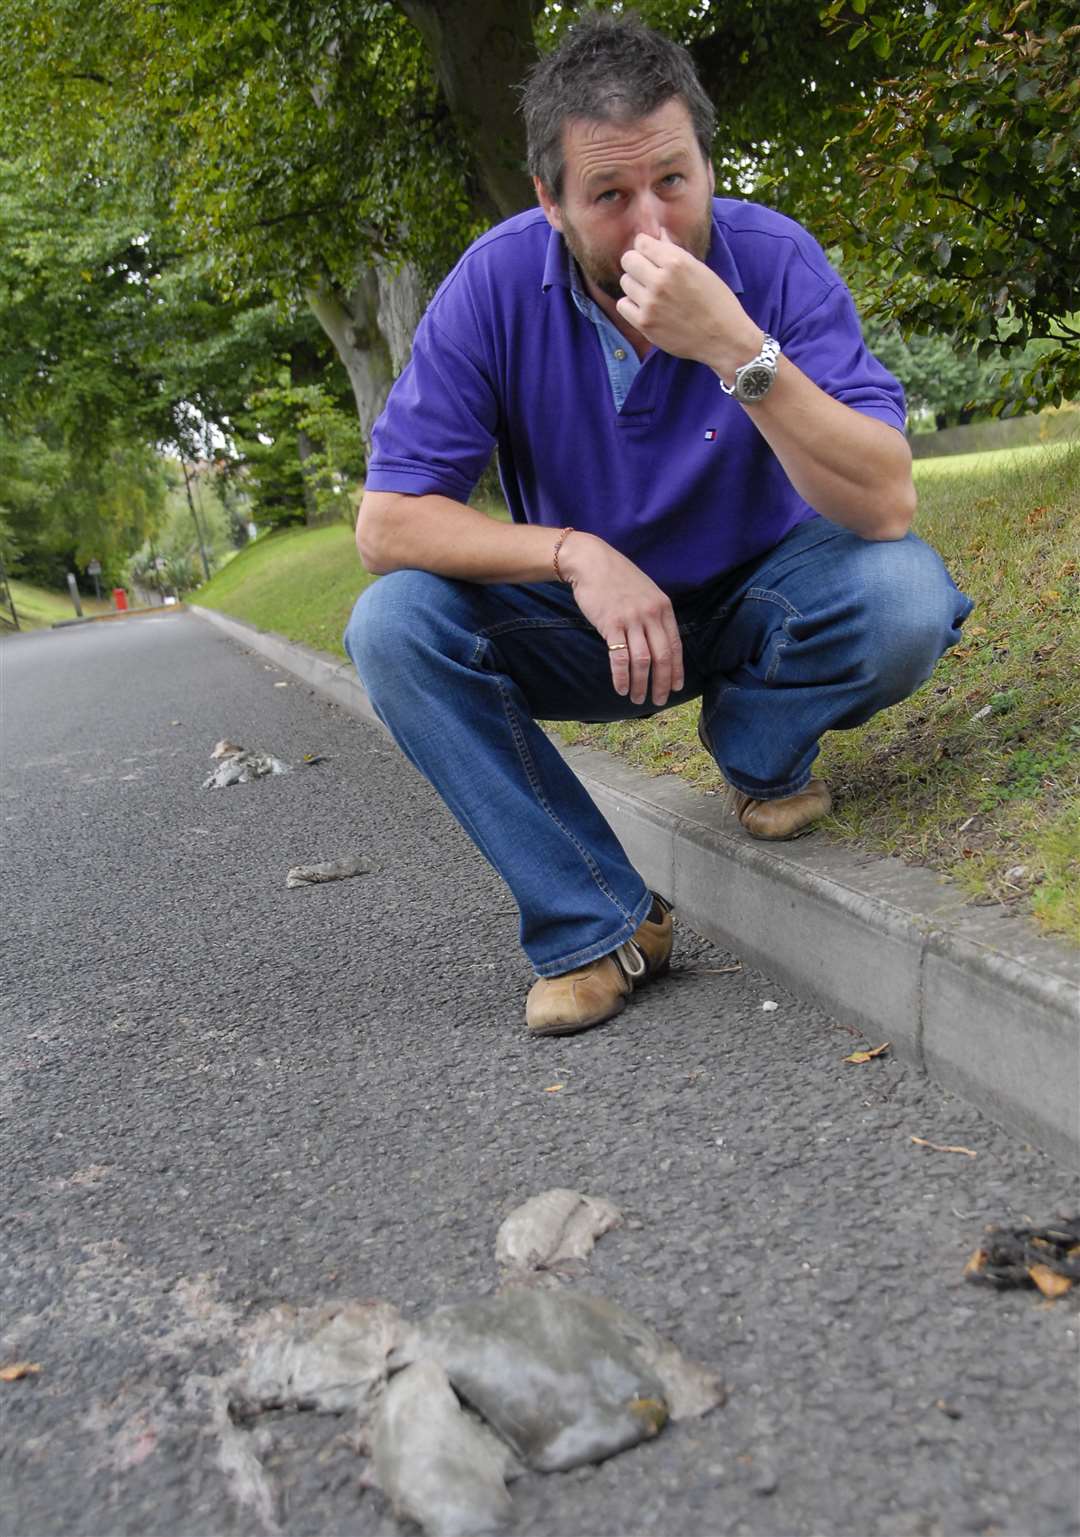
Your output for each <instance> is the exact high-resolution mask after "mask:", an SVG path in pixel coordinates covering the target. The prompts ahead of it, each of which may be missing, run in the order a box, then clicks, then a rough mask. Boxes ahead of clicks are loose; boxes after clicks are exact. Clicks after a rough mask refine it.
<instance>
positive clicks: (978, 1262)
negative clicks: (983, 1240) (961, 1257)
mask: <svg viewBox="0 0 1080 1537" xmlns="http://www.w3.org/2000/svg"><path fill="white" fill-rule="evenodd" d="M988 1258H989V1255H988V1254H987V1252H986V1250H985V1249H976V1250H975V1253H974V1254H973V1255H972V1256H971V1258H970V1259H969V1260H968V1262H967V1264H966V1265H965V1266H964V1274H965V1275H982V1273H983V1271H984V1270H985V1269H986V1261H987V1259H988Z"/></svg>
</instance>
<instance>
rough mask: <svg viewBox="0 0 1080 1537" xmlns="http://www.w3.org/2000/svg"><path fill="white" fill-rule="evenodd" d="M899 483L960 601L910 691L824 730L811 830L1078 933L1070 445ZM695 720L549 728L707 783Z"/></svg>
mask: <svg viewBox="0 0 1080 1537" xmlns="http://www.w3.org/2000/svg"><path fill="white" fill-rule="evenodd" d="M916 477H917V482H918V486H919V517H918V521H917V524H916V529H917V532H918V533H919V534H920V535H921V537H922V538H924V539H926V540H927V541H928V542H929V543H930V544H932V545H933V546H934V547H935V548H936V549H937V550H939V551H940V553H941V554H942V556H943V557H944V559H945V561H946V564H947V565H948V567H949V570H950V571H951V573H952V575H953V578H954V580H955V581H956V582H957V583H958V584H959V586H960V587H961V588H963V590H964V591H965V592H967V593H969V594H970V596H971V597H972V598H974V600H975V604H976V608H975V612H974V613H973V614H972V616H971V618H970V620H969V621H968V624H967V626H966V628H965V632H964V638H963V640H962V642H961V644H960V645H958V646H956V647H954V648H953V650H952V651H950V652H948V653H947V654H946V655H945V657H943V658H942V660H941V662H940V663H939V664H938V667H937V669H936V670H935V672H934V674H933V676H932V677H931V678H930V680H929V682H928V683H926V684H925V685H924V686H923V688H921V689H920V690H919V691H918V692H917V693H916V694H914V695H913V696H912V698H911V699H908V700H905V701H904V702H903V703H902V704H899V705H896V706H895V707H894V708H893V709H891V710H887V711H884V712H883V713H882V714H880V715H878V716H877V717H875V719H874V720H872V721H870V722H868V723H867V725H865V726H862V727H859V728H858V729H857V730H855V731H849V732H832V733H830V734H829V735H828V736H827V737H826V738H825V740H824V742H823V744H822V753H821V757H820V759H819V760H818V763H817V765H816V766H815V772H816V773H820V774H821V775H823V777H825V778H826V779H828V781H829V783H830V785H831V787H832V790H833V794H834V798H835V809H834V812H833V815H832V816H831V817H829V818H828V819H827V820H826V822H825V823H824V824H823V828H824V832H825V835H826V836H827V837H831V838H834V839H836V840H837V841H840V842H844V843H847V844H854V845H855V846H857V847H859V848H864V849H866V850H868V851H872V852H875V853H881V854H894V855H897V856H899V857H900V858H901V859H904V860H907V861H909V862H911V863H919V864H924V865H929V866H930V867H931V868H933V869H935V870H938V871H941V872H944V873H946V874H948V875H950V876H952V877H953V878H954V879H955V880H957V881H958V882H959V883H960V885H961V886H962V887H963V888H964V889H965V890H966V891H967V892H968V893H969V894H970V895H971V897H972V898H973V899H974V900H975V901H976V902H980V903H995V904H996V903H1000V904H1003V905H1005V906H1007V907H1010V908H1015V909H1016V910H1018V911H1028V912H1030V913H1031V914H1032V915H1033V916H1034V917H1035V919H1036V920H1037V922H1038V923H1039V924H1040V925H1041V926H1042V927H1043V928H1044V929H1045V930H1046V931H1048V932H1050V933H1054V934H1059V935H1062V936H1064V937H1066V938H1068V939H1070V940H1071V941H1072V942H1073V943H1076V944H1080V445H1073V446H1071V447H1069V448H1068V449H1066V450H1062V449H1060V448H1058V449H1056V450H1055V451H1047V452H1040V451H1039V450H1037V449H1036V450H1034V451H1030V450H1029V451H1028V452H1026V453H1012V454H1004V455H1003V454H996V453H995V454H988V455H971V456H967V455H965V456H964V462H963V463H961V462H960V461H958V460H955V459H953V460H950V459H934V460H922V461H920V462H919V463H918V464H917V465H916ZM697 715H698V706H697V705H696V704H690V705H685V706H683V707H681V708H680V709H678V710H671V711H668V712H666V713H664V714H662V715H658V716H655V717H653V718H652V719H651V720H648V721H643V722H620V723H619V724H617V725H613V726H578V725H566V726H561V727H560V728H559V729H560V731H561V733H562V734H563V736H564V737H566V738H567V739H568V740H572V741H576V742H582V743H585V744H590V745H593V746H598V747H604V748H606V749H607V750H608V751H612V752H615V753H618V754H619V755H620V756H622V757H624V758H626V759H628V760H629V761H630V762H632V763H634V764H635V765H636V766H638V767H639V768H642V769H644V770H645V771H646V772H648V773H653V774H661V773H676V774H679V775H680V776H681V777H682V778H684V779H686V780H687V781H688V782H690V783H691V784H694V785H696V786H698V787H699V788H701V789H702V790H716V789H718V788H719V787H720V785H721V783H722V781H721V779H720V776H719V774H718V772H717V770H716V768H715V766H714V764H713V762H712V759H711V758H710V757H709V756H708V755H707V754H706V753H705V752H704V751H703V750H702V749H701V746H700V743H699V742H698V740H697Z"/></svg>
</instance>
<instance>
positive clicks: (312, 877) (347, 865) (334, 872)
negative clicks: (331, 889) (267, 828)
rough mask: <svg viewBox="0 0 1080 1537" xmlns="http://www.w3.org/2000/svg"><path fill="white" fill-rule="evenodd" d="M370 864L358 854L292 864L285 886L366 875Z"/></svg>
mask: <svg viewBox="0 0 1080 1537" xmlns="http://www.w3.org/2000/svg"><path fill="white" fill-rule="evenodd" d="M370 869H371V866H370V865H369V864H368V863H367V861H366V860H364V859H361V858H360V856H359V854H348V855H346V857H345V858H344V859H329V860H327V861H326V863H325V864H321V865H294V866H293V868H292V869H291V870H290V871H289V873H288V875H287V876H286V877H285V884H286V886H318V885H320V884H321V882H323V881H347V880H349V879H351V877H352V876H354V875H366V874H367V873H368V872H369V871H370Z"/></svg>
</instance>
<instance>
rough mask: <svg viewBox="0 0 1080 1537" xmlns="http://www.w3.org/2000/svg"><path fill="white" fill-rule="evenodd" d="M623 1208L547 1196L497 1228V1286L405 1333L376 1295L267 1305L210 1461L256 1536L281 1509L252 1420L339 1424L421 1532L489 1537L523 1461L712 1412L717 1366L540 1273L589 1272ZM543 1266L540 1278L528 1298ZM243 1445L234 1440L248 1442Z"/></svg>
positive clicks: (371, 1482) (553, 1193) (612, 1444)
mask: <svg viewBox="0 0 1080 1537" xmlns="http://www.w3.org/2000/svg"><path fill="white" fill-rule="evenodd" d="M620 1221H621V1217H620V1214H619V1212H618V1210H617V1209H616V1208H615V1207H614V1206H613V1205H612V1204H611V1203H610V1202H608V1201H605V1200H603V1199H601V1198H599V1197H595V1196H586V1195H582V1194H581V1193H580V1192H579V1191H576V1190H563V1189H558V1190H548V1191H545V1192H543V1194H542V1195H539V1196H534V1197H533V1198H532V1199H531V1200H528V1201H526V1202H524V1203H523V1205H521V1206H519V1207H517V1208H516V1209H515V1210H514V1211H513V1212H511V1213H510V1215H509V1217H507V1219H506V1221H505V1222H504V1223H503V1224H502V1226H501V1227H500V1229H499V1233H498V1239H497V1242H496V1250H495V1253H496V1260H497V1262H498V1264H499V1265H500V1267H501V1268H502V1272H503V1285H502V1290H501V1291H500V1292H499V1293H498V1294H497V1295H495V1296H487V1297H481V1298H476V1299H473V1300H470V1301H466V1302H462V1303H459V1304H455V1305H452V1306H449V1307H442V1308H437V1309H436V1310H435V1311H434V1312H432V1313H430V1314H429V1315H428V1316H427V1317H426V1318H424V1319H421V1320H420V1322H419V1323H417V1324H411V1323H409V1322H407V1321H406V1320H405V1319H403V1318H402V1317H401V1315H400V1313H399V1312H398V1310H397V1309H396V1308H395V1307H394V1306H393V1305H392V1304H391V1303H389V1302H385V1301H349V1302H341V1303H337V1304H333V1305H326V1306H323V1307H313V1308H305V1309H297V1308H294V1307H290V1306H287V1305H286V1306H281V1307H277V1308H274V1309H273V1310H272V1311H271V1312H269V1313H267V1314H265V1315H264V1316H263V1317H262V1318H261V1319H259V1320H257V1321H256V1322H255V1324H254V1325H252V1326H251V1328H250V1329H249V1331H248V1348H247V1351H246V1355H245V1358H244V1361H243V1363H242V1365H241V1366H240V1367H239V1368H238V1369H237V1370H236V1371H235V1372H233V1373H231V1374H230V1375H229V1376H228V1377H226V1378H221V1379H218V1384H217V1387H216V1389H215V1392H216V1395H217V1397H216V1400H215V1401H216V1402H217V1403H218V1405H219V1409H218V1411H217V1415H216V1428H217V1430H218V1434H219V1438H220V1452H221V1458H220V1460H221V1463H222V1467H223V1468H224V1469H225V1470H226V1472H227V1473H228V1475H229V1478H230V1484H231V1487H232V1488H233V1491H234V1494H235V1495H236V1496H237V1497H238V1498H240V1499H242V1500H243V1501H244V1503H245V1504H247V1505H249V1506H251V1507H253V1508H254V1509H255V1511H256V1512H257V1513H258V1514H259V1515H260V1517H261V1519H262V1520H263V1524H264V1525H265V1526H266V1527H267V1529H269V1530H273V1529H274V1526H275V1520H274V1509H275V1505H276V1498H275V1495H274V1491H273V1487H272V1484H271V1480H270V1477H269V1475H268V1473H267V1471H266V1469H265V1468H263V1467H262V1465H261V1462H260V1458H259V1450H260V1445H261V1443H260V1440H259V1437H260V1434H261V1432H260V1431H259V1429H258V1421H259V1416H260V1415H261V1414H263V1413H266V1412H269V1411H280V1410H283V1409H284V1410H288V1409H292V1410H305V1409H306V1410H314V1411H317V1412H322V1413H330V1414H337V1415H347V1416H348V1417H349V1422H350V1426H351V1436H350V1440H351V1444H352V1445H353V1446H354V1447H355V1448H356V1449H357V1450H359V1451H366V1452H368V1453H369V1454H370V1457H371V1461H370V1463H369V1471H368V1474H367V1476H366V1478H365V1480H364V1482H365V1483H366V1484H367V1485H368V1486H372V1487H375V1488H379V1489H381V1490H382V1491H383V1493H384V1494H385V1496H386V1498H387V1499H388V1500H389V1501H390V1502H391V1505H392V1506H393V1509H394V1512H395V1514H397V1515H399V1516H402V1517H405V1518H407V1519H409V1520H412V1521H415V1522H417V1523H419V1525H420V1526H421V1527H422V1528H423V1529H424V1531H425V1532H427V1533H428V1537H486V1534H488V1533H497V1532H501V1531H503V1530H505V1528H506V1527H507V1525H508V1524H509V1523H510V1522H511V1520H512V1517H513V1511H512V1507H511V1502H510V1496H509V1494H508V1492H507V1489H506V1482H507V1481H508V1480H510V1479H512V1478H514V1477H515V1476H517V1475H518V1474H519V1473H521V1471H522V1464H524V1465H526V1466H527V1467H529V1468H532V1469H534V1470H536V1471H538V1472H558V1471H563V1470H565V1469H568V1468H573V1467H577V1466H579V1465H580V1464H582V1463H587V1462H600V1461H602V1460H604V1459H605V1458H607V1457H612V1456H614V1455H615V1454H616V1453H617V1452H620V1451H623V1450H625V1449H626V1448H628V1447H630V1446H634V1445H636V1444H637V1443H638V1442H640V1441H644V1440H648V1439H651V1438H652V1437H653V1436H656V1435H658V1434H659V1433H660V1431H661V1430H662V1429H663V1427H664V1425H665V1424H666V1422H667V1421H668V1420H669V1419H672V1420H680V1419H687V1418H690V1417H693V1416H697V1415H702V1414H707V1413H708V1412H709V1410H710V1409H713V1408H715V1407H716V1406H717V1405H718V1404H721V1403H723V1401H724V1397H725V1394H724V1389H723V1386H722V1385H721V1382H720V1379H719V1377H718V1375H717V1374H716V1372H714V1371H712V1370H711V1369H710V1368H708V1367H705V1366H702V1365H700V1364H698V1363H697V1362H695V1361H691V1360H688V1359H687V1358H686V1357H685V1356H684V1355H683V1354H682V1352H681V1351H680V1350H679V1349H678V1347H677V1346H676V1345H674V1344H673V1343H672V1342H671V1341H670V1340H667V1339H665V1338H664V1337H663V1336H661V1335H659V1334H657V1333H656V1331H655V1330H654V1329H652V1328H651V1327H650V1326H649V1325H648V1324H647V1323H645V1322H644V1321H643V1320H642V1319H640V1318H637V1317H635V1316H634V1315H633V1314H632V1313H628V1312H626V1311H625V1310H624V1309H623V1308H621V1307H618V1306H617V1305H616V1304H615V1303H613V1302H609V1301H607V1300H606V1299H604V1298H602V1297H595V1296H584V1295H581V1294H578V1293H575V1292H573V1291H570V1290H568V1289H567V1288H565V1287H562V1286H559V1285H558V1283H557V1282H556V1281H555V1278H554V1276H553V1275H551V1274H550V1267H554V1266H557V1265H565V1266H571V1265H577V1266H578V1267H579V1269H580V1268H584V1265H585V1262H586V1260H587V1257H588V1255H589V1253H590V1251H591V1249H592V1247H593V1243H594V1242H595V1240H596V1238H597V1237H599V1236H600V1234H602V1233H605V1232H608V1231H609V1230H610V1229H611V1228H612V1227H614V1226H616V1225H617V1224H618V1223H619V1222H620ZM538 1271H539V1272H544V1275H543V1277H542V1279H541V1287H543V1286H545V1285H554V1286H555V1287H556V1289H555V1290H550V1289H537V1277H538ZM245 1443H246V1444H245Z"/></svg>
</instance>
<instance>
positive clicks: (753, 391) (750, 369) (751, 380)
mask: <svg viewBox="0 0 1080 1537" xmlns="http://www.w3.org/2000/svg"><path fill="white" fill-rule="evenodd" d="M775 378H776V370H775V369H774V368H769V367H768V365H767V364H765V363H751V364H749V365H748V366H747V367H746V368H744V369H742V370H740V373H739V380H738V386H737V391H736V392H737V394H738V396H739V399H740V400H760V399H761V397H762V396H763V395H767V394H768V393H769V389H770V388H771V386H772V382H773V380H774V379H775Z"/></svg>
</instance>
